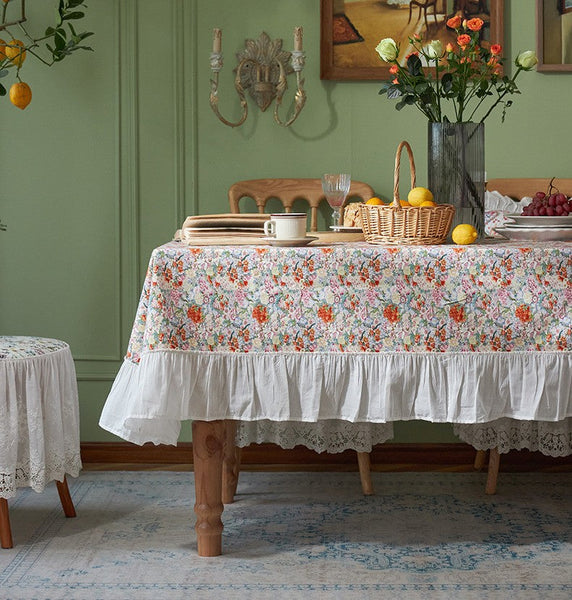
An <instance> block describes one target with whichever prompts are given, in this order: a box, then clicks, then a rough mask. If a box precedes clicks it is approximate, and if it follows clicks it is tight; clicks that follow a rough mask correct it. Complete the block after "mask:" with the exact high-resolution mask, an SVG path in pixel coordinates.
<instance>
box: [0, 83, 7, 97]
mask: <svg viewBox="0 0 572 600" xmlns="http://www.w3.org/2000/svg"><path fill="white" fill-rule="evenodd" d="M5 95H6V88H5V87H4V86H3V85H2V84H1V83H0V96H5Z"/></svg>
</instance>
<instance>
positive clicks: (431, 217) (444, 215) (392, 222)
mask: <svg viewBox="0 0 572 600" xmlns="http://www.w3.org/2000/svg"><path fill="white" fill-rule="evenodd" d="M403 148H405V149H406V150H407V154H408V155H409V166H410V170H411V188H414V187H415V161H414V160H413V152H412V151H411V146H410V145H409V144H408V143H407V142H405V141H403V142H401V144H399V147H398V148H397V154H396V156H395V170H394V174H393V202H392V203H391V204H387V205H385V206H375V205H369V204H362V205H360V214H361V220H362V228H363V233H364V236H365V239H366V240H367V241H368V242H370V243H372V244H409V245H424V244H443V243H444V242H445V240H446V239H447V235H448V233H449V230H450V229H451V223H452V222H453V215H454V214H455V207H454V206H453V205H452V204H438V205H437V206H419V207H416V206H401V203H400V202H399V168H400V164H401V150H402V149H403Z"/></svg>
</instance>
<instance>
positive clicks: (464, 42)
mask: <svg viewBox="0 0 572 600" xmlns="http://www.w3.org/2000/svg"><path fill="white" fill-rule="evenodd" d="M470 43H471V36H470V35H467V34H466V33H463V34H461V35H460V36H459V37H458V38H457V44H459V46H461V48H464V47H465V46H468V45H469V44H470Z"/></svg>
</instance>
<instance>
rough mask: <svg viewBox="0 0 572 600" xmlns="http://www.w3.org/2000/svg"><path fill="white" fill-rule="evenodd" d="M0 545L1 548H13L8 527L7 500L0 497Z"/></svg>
mask: <svg viewBox="0 0 572 600" xmlns="http://www.w3.org/2000/svg"><path fill="white" fill-rule="evenodd" d="M0 546H2V548H13V547H14V543H13V541H12V529H11V528H10V514H9V512H8V500H6V498H0Z"/></svg>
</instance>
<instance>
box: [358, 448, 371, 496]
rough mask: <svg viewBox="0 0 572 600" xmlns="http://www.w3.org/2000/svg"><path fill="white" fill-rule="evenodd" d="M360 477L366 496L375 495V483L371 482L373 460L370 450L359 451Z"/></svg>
mask: <svg viewBox="0 0 572 600" xmlns="http://www.w3.org/2000/svg"><path fill="white" fill-rule="evenodd" d="M357 460H358V467H359V477H360V479H361V489H362V491H363V494H364V496H373V484H372V483H371V462H370V457H369V452H358V453H357Z"/></svg>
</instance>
